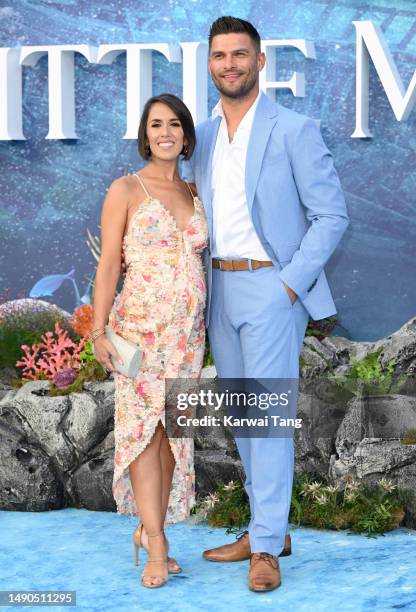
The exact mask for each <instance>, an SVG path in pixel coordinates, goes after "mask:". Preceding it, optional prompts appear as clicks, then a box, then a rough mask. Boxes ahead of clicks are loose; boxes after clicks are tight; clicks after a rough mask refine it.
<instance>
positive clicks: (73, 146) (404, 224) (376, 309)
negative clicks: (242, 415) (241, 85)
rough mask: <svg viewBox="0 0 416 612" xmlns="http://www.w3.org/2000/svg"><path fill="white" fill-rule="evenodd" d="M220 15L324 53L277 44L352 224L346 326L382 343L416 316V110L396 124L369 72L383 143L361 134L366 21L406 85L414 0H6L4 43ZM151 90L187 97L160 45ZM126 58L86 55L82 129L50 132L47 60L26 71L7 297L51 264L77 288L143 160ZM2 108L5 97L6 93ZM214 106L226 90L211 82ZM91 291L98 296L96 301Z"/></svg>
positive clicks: (14, 161) (177, 68) (193, 34)
mask: <svg viewBox="0 0 416 612" xmlns="http://www.w3.org/2000/svg"><path fill="white" fill-rule="evenodd" d="M221 14H225V15H226V14H231V15H235V16H239V17H242V18H244V19H248V20H249V21H251V22H252V23H253V24H254V25H255V26H256V27H257V28H258V30H259V32H260V35H261V37H262V39H265V40H267V39H279V38H305V39H307V40H311V41H313V42H314V44H315V49H316V59H314V60H311V59H305V57H304V56H303V55H302V53H300V52H299V51H297V50H295V49H289V48H287V49H284V50H279V51H278V74H277V78H278V79H279V80H288V79H289V78H290V76H291V75H292V73H293V71H294V70H298V71H301V72H304V74H305V79H306V91H305V94H306V95H305V97H303V98H300V97H298V98H295V97H294V96H293V94H292V92H291V91H290V90H279V91H277V92H276V99H277V100H278V101H279V102H280V103H281V104H283V105H285V106H288V107H290V108H293V109H294V110H297V111H299V112H302V113H304V114H307V115H309V116H311V117H313V118H315V119H319V120H321V130H322V134H323V137H324V140H325V141H326V143H327V145H328V147H329V149H330V150H331V151H332V153H333V155H334V160H335V165H336V168H337V170H338V173H339V176H340V179H341V183H342V186H343V188H344V191H345V196H346V200H347V204H348V208H349V212H350V216H351V225H350V227H349V229H348V231H347V233H346V235H345V236H344V238H343V240H342V243H341V244H340V246H339V248H338V250H337V252H336V254H335V256H334V257H333V258H332V260H331V263H330V265H329V266H328V268H327V270H328V274H329V280H330V284H331V288H332V289H333V293H334V296H335V301H336V304H337V308H338V312H339V319H340V322H341V323H342V324H343V325H344V326H345V327H346V328H347V330H348V331H349V333H350V336H351V337H352V338H353V339H357V340H367V339H369V340H370V339H377V338H380V337H382V336H384V335H387V334H388V333H391V332H392V331H394V330H396V329H397V328H398V327H400V326H401V325H402V324H403V323H404V322H405V321H406V320H408V319H409V318H410V317H412V316H414V315H415V303H416V302H415V298H416V286H415V282H414V255H415V246H414V245H415V238H416V235H415V234H416V231H415V229H416V227H415V215H414V212H415V202H416V198H415V189H416V175H415V172H414V167H415V155H414V153H415V148H416V132H415V120H416V114H415V112H412V113H411V114H410V116H409V118H408V120H407V121H403V122H398V121H397V120H396V118H395V116H394V114H393V111H392V109H391V107H390V104H389V102H388V100H387V98H386V95H385V92H384V90H383V88H382V86H381V84H380V81H379V79H378V77H377V74H376V72H375V70H374V69H373V67H372V66H371V68H370V128H371V130H372V131H373V134H374V137H373V138H372V139H354V138H351V134H352V133H353V131H354V126H355V55H356V48H355V29H354V27H353V25H352V23H351V22H352V21H353V20H366V19H368V20H371V21H373V23H374V24H377V25H378V26H379V27H380V28H381V30H382V31H383V33H384V37H385V39H386V42H387V44H388V46H389V48H390V51H391V53H392V55H393V58H394V60H395V62H396V66H397V68H398V71H399V73H400V76H401V78H402V80H403V83H404V85H405V88H407V87H408V84H409V82H410V79H411V76H412V74H413V71H414V67H415V56H416V20H415V17H416V4H415V2H414V1H413V0H378V1H374V2H373V1H367V2H360V1H359V0H350V1H348V0H337V1H336V2H335V1H331V0H329V1H327V0H320V1H319V2H318V1H315V0H309V1H304V0H280V1H279V2H276V1H272V0H256V2H248V1H246V2H245V1H244V0H238V1H237V0H222V1H221V2H218V1H216V0H211V1H210V2H206V1H202V0H185V1H183V2H176V1H175V0H168V1H167V2H154V1H153V0H142V1H139V2H137V1H132V0H123V1H120V2H114V1H113V2H106V3H102V2H96V1H95V0H88V1H83V0H81V1H78V2H75V1H72V0H66V1H64V2H52V1H49V0H45V1H31V0H16V1H13V3H10V5H6V4H5V3H3V2H2V3H1V8H0V31H1V34H0V36H1V46H2V47H21V46H25V45H45V44H90V45H99V44H112V43H113V44H114V43H139V42H143V43H145V42H165V43H166V42H171V43H179V42H186V41H206V38H207V34H208V29H209V25H210V23H211V22H212V21H213V20H214V19H215V18H217V17H218V16H219V15H221ZM153 66H154V77H153V92H154V93H160V92H162V91H169V92H172V93H175V94H177V95H179V96H180V95H181V93H182V64H169V63H168V62H167V60H165V59H164V58H163V57H162V56H160V55H159V54H154V60H153ZM125 68H126V62H125V54H121V55H120V56H119V57H118V58H117V59H116V60H115V61H114V63H112V64H110V65H94V64H89V63H88V61H87V60H86V59H85V58H84V57H82V56H81V55H80V54H76V56H75V94H76V97H75V105H76V131H77V136H78V139H76V140H75V139H73V140H66V141H65V140H46V139H45V136H46V135H47V132H48V79H47V76H48V72H47V71H48V60H47V58H46V57H43V58H41V59H40V60H39V61H38V63H37V64H36V65H35V66H34V67H26V66H25V67H24V68H23V131H24V135H25V137H26V140H25V141H17V140H15V141H1V142H0V155H1V172H0V194H1V209H0V215H1V217H0V218H1V228H0V245H1V246H0V249H1V254H0V261H1V277H0V287H1V289H0V294H1V296H2V300H1V301H4V299H5V298H6V297H9V298H16V297H26V296H28V295H29V293H30V290H31V288H32V287H33V286H34V285H35V283H36V282H37V281H38V280H39V279H41V278H42V277H44V276H47V275H51V274H63V275H65V274H68V273H69V272H70V271H71V270H74V272H73V276H74V280H75V282H76V285H77V288H78V290H79V293H80V295H81V296H82V295H83V294H84V293H85V291H86V290H87V287H88V279H89V278H90V277H91V276H92V275H93V273H94V269H95V260H94V259H93V257H92V255H91V253H90V251H89V248H88V246H87V243H86V241H87V233H86V232H87V228H89V229H90V230H91V232H92V233H93V234H96V235H98V234H99V228H98V225H99V223H100V214H101V206H102V202H103V198H104V196H105V191H106V189H107V188H108V186H109V184H110V183H111V181H112V180H113V179H114V178H116V177H118V176H120V175H121V174H125V173H127V172H134V171H136V170H137V169H139V168H140V167H141V165H142V162H141V160H140V158H139V157H138V154H137V150H136V143H135V141H134V140H124V139H123V135H124V133H125V131H126V91H125V86H126V77H125V74H126V73H125ZM1 96H2V94H1V91H0V104H3V103H4V100H2V98H1ZM208 97H209V111H210V110H211V108H212V107H213V105H214V104H215V102H216V101H217V94H216V92H215V90H214V88H213V87H212V85H211V84H210V85H209V96H208ZM47 299H49V300H50V301H52V302H54V303H56V304H58V305H60V306H62V307H64V308H65V309H66V310H68V311H70V312H72V310H73V308H74V307H75V305H76V301H75V293H74V285H73V284H72V283H70V282H64V283H63V284H62V285H61V287H60V288H59V289H57V290H56V291H55V292H54V293H53V295H52V296H51V297H49V298H47ZM86 299H87V298H86Z"/></svg>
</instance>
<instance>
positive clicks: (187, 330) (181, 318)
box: [109, 196, 208, 524]
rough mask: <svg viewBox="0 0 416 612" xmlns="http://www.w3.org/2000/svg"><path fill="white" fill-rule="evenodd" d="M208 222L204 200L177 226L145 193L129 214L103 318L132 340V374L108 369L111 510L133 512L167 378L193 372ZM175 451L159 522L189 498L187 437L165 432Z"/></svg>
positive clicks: (200, 334) (179, 514)
mask: <svg viewBox="0 0 416 612" xmlns="http://www.w3.org/2000/svg"><path fill="white" fill-rule="evenodd" d="M207 242H208V229H207V223H206V219H205V215H204V209H203V205H202V202H201V201H200V200H199V199H198V198H197V197H195V198H194V214H193V216H192V217H191V219H190V221H189V223H188V225H187V227H186V228H185V230H184V231H181V230H180V229H179V228H178V226H177V224H176V221H175V219H174V218H173V216H172V215H171V213H170V212H169V211H168V209H167V208H166V207H165V206H164V205H163V204H162V203H161V202H160V201H159V200H157V199H156V198H152V197H150V196H149V197H148V198H147V199H146V200H145V201H144V202H142V203H141V204H140V206H139V208H138V210H137V211H136V212H135V213H134V214H133V217H132V218H131V219H130V223H129V227H128V229H127V233H126V235H125V236H124V239H123V252H124V256H125V262H126V266H127V272H126V276H125V281H124V285H123V288H122V290H121V292H120V293H119V294H118V295H117V296H116V298H115V300H114V303H113V306H112V309H111V312H110V316H109V325H111V327H112V328H113V329H114V331H115V332H116V333H118V334H120V336H122V337H123V338H126V339H128V340H132V341H133V342H135V343H137V344H138V345H139V346H140V348H141V349H142V351H143V358H142V362H141V367H140V370H139V372H138V374H137V376H136V377H135V378H134V379H132V378H127V377H125V376H123V375H122V374H119V373H116V372H115V373H114V378H115V417H114V438H115V454H114V477H113V486H112V491H113V496H114V499H115V501H116V505H117V512H118V513H121V514H132V515H133V516H138V515H139V512H138V508H137V506H136V503H135V499H134V495H133V490H132V487H131V483H130V476H129V469H128V467H129V465H130V463H131V462H132V461H133V460H134V459H135V458H136V457H137V456H138V455H139V454H140V453H141V452H143V450H144V449H145V448H146V446H147V445H148V444H149V442H150V441H151V439H152V436H153V434H154V432H155V429H156V427H157V424H158V422H159V421H161V422H162V423H163V425H165V414H164V411H165V403H164V393H165V382H164V380H165V378H176V377H181V378H198V376H199V374H200V371H201V368H202V362H203V357H204V349H205V324H204V307H205V300H206V286H205V274H204V270H203V265H202V259H201V252H202V251H203V249H204V248H205V247H206V246H207ZM169 443H170V447H171V449H172V453H173V455H174V457H175V468H174V473H173V479H172V489H171V493H170V498H169V505H168V510H167V515H166V521H165V524H170V523H173V522H176V521H180V520H183V519H184V518H186V517H187V516H188V514H189V511H190V509H191V507H192V505H193V504H194V502H195V475H194V462H193V440H192V439H184V438H169Z"/></svg>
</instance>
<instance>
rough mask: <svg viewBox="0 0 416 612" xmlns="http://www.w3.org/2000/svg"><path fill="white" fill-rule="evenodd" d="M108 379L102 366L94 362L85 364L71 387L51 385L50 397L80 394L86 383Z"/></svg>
mask: <svg viewBox="0 0 416 612" xmlns="http://www.w3.org/2000/svg"><path fill="white" fill-rule="evenodd" d="M107 378H108V374H107V372H105V371H104V369H103V367H102V366H101V364H100V363H99V362H98V361H96V360H94V361H91V362H87V363H85V365H84V366H82V367H81V368H80V370H79V373H78V376H77V377H76V379H75V380H74V382H73V383H72V384H71V385H68V386H67V387H60V388H58V387H55V386H54V385H51V386H50V388H49V392H48V395H50V396H52V397H56V396H57V395H68V394H69V393H75V392H77V393H80V392H81V391H82V390H83V385H84V383H85V382H89V381H102V380H106V379H107Z"/></svg>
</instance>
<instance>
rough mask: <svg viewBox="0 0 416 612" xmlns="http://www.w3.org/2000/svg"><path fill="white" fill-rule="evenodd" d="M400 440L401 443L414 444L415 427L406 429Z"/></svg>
mask: <svg viewBox="0 0 416 612" xmlns="http://www.w3.org/2000/svg"><path fill="white" fill-rule="evenodd" d="M400 442H401V443H402V444H416V427H413V428H412V429H409V430H408V431H406V433H405V434H404V436H403V438H402V439H401V440H400Z"/></svg>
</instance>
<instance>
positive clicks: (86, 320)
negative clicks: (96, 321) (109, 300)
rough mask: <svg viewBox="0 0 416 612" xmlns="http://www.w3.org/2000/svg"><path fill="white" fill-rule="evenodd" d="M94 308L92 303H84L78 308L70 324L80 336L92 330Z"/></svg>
mask: <svg viewBox="0 0 416 612" xmlns="http://www.w3.org/2000/svg"><path fill="white" fill-rule="evenodd" d="M93 314H94V308H93V306H92V305H91V304H83V305H82V306H79V307H78V308H76V309H75V310H74V312H73V314H72V317H71V319H70V320H69V324H70V326H71V327H72V329H73V330H74V331H75V332H76V333H77V334H79V335H80V336H86V335H87V334H90V333H91V331H92V323H93Z"/></svg>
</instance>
